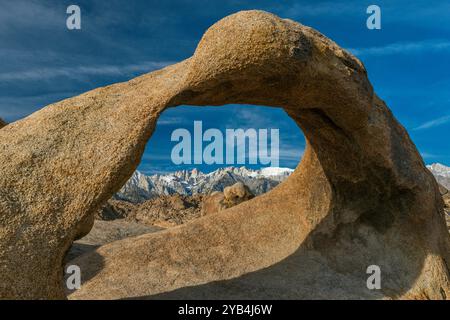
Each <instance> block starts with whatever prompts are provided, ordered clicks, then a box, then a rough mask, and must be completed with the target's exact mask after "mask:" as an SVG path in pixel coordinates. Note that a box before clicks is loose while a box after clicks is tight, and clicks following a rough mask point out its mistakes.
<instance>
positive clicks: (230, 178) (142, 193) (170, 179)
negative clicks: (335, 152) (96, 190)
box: [115, 167, 294, 203]
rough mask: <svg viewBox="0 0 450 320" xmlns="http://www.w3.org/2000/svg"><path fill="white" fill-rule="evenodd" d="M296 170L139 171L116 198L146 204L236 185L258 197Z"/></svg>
mask: <svg viewBox="0 0 450 320" xmlns="http://www.w3.org/2000/svg"><path fill="white" fill-rule="evenodd" d="M293 171H294V170H293V169H289V168H278V167H268V168H263V169H260V170H251V169H247V168H245V167H240V168H236V167H227V168H220V169H218V170H216V171H213V172H211V173H203V172H200V171H198V170H197V169H193V170H191V171H188V170H182V171H176V172H174V173H170V174H155V175H149V176H147V175H144V174H143V173H141V172H139V171H136V172H135V173H134V174H133V176H132V177H131V178H130V179H129V180H128V182H127V183H126V184H125V185H124V186H123V187H122V189H121V190H120V191H119V192H118V193H117V194H116V195H115V198H116V199H120V200H126V201H130V202H135V203H136V202H143V201H145V200H148V199H151V198H153V197H156V196H160V195H171V194H175V193H178V194H182V195H192V194H197V193H206V194H208V193H211V192H213V191H223V189H224V188H225V187H227V186H230V185H233V184H235V183H236V182H239V181H240V182H243V183H245V184H246V185H247V186H248V187H249V188H250V190H251V191H252V192H253V193H254V194H256V195H258V194H262V193H265V192H267V191H269V190H270V189H272V188H273V187H275V186H276V185H278V184H279V183H280V182H281V181H283V180H284V179H286V178H287V177H288V176H289V175H290V174H291V173H292V172H293Z"/></svg>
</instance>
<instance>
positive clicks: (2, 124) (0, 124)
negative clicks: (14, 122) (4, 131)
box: [0, 118, 7, 129]
mask: <svg viewBox="0 0 450 320" xmlns="http://www.w3.org/2000/svg"><path fill="white" fill-rule="evenodd" d="M6 125H7V123H6V122H5V121H4V120H3V119H2V118H0V129H1V128H3V127H5V126H6Z"/></svg>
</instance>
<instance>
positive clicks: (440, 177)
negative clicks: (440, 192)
mask: <svg viewBox="0 0 450 320" xmlns="http://www.w3.org/2000/svg"><path fill="white" fill-rule="evenodd" d="M427 168H428V169H429V170H430V171H431V173H433V175H434V177H435V178H436V180H437V181H438V182H439V183H440V184H442V185H443V186H444V187H446V188H447V189H449V190H450V167H447V166H444V165H443V164H440V163H433V164H431V165H429V166H427Z"/></svg>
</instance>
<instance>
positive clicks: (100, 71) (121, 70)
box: [0, 61, 173, 81]
mask: <svg viewBox="0 0 450 320" xmlns="http://www.w3.org/2000/svg"><path fill="white" fill-rule="evenodd" d="M172 63H173V62H170V61H147V62H143V63H139V64H129V65H123V66H118V65H103V66H102V65H99V66H75V67H49V68H34V69H31V70H25V71H15V72H5V73H0V81H30V80H47V79H51V78H56V77H66V78H70V79H80V78H83V77H86V76H92V75H94V76H120V75H124V74H129V73H134V72H150V71H153V70H155V69H160V68H163V67H165V66H167V65H169V64H172Z"/></svg>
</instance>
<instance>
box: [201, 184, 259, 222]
mask: <svg viewBox="0 0 450 320" xmlns="http://www.w3.org/2000/svg"><path fill="white" fill-rule="evenodd" d="M254 197H255V195H254V194H253V193H252V192H251V191H250V189H249V188H248V187H247V186H246V185H245V184H244V183H242V182H236V183H235V184H234V185H232V186H229V187H225V188H224V190H223V192H219V191H215V192H213V193H212V194H211V195H209V196H207V197H206V198H205V200H204V201H203V204H202V215H208V214H211V213H216V212H219V211H222V210H224V209H228V208H231V207H233V206H236V205H238V204H240V203H242V202H244V201H247V200H250V199H252V198H254Z"/></svg>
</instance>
